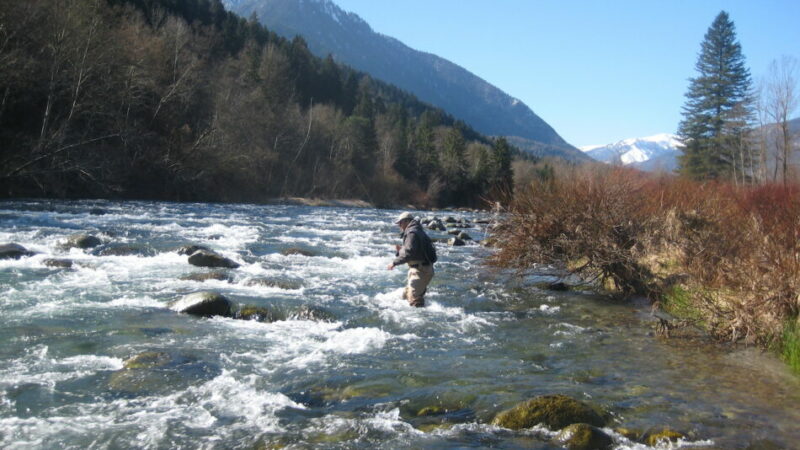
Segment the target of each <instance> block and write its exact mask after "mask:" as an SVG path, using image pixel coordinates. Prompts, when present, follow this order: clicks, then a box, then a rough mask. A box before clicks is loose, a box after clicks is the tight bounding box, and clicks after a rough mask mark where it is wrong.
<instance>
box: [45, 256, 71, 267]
mask: <svg viewBox="0 0 800 450" xmlns="http://www.w3.org/2000/svg"><path fill="white" fill-rule="evenodd" d="M42 264H44V265H45V266H47V267H53V268H56V269H70V268H72V260H69V259H53V258H48V259H45V260H44V261H42Z"/></svg>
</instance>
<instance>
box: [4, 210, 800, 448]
mask: <svg viewBox="0 0 800 450" xmlns="http://www.w3.org/2000/svg"><path fill="white" fill-rule="evenodd" d="M93 208H94V209H100V210H101V211H97V210H95V211H93V212H95V213H102V214H91V213H90V212H91V210H92V209H93ZM397 213H398V211H387V210H369V209H344V208H309V207H296V206H253V205H219V204H216V205H212V204H173V203H149V202H88V201H86V202H49V201H16V202H5V203H0V244H3V243H9V242H16V243H19V244H22V245H24V246H25V247H27V248H28V249H30V250H33V251H35V252H37V253H38V254H37V255H35V256H32V257H29V258H23V259H20V260H2V261H0V299H1V300H0V324H2V327H0V342H2V343H3V345H2V346H0V447H2V448H76V449H77V448H258V447H264V446H266V447H271V446H275V447H280V446H289V447H299V448H311V447H342V448H402V447H416V448H419V447H426V448H431V447H433V448H436V447H441V448H447V447H486V446H494V447H501V448H522V447H525V448H531V447H533V448H552V447H554V445H553V444H551V443H549V442H548V438H549V437H551V436H552V433H550V432H548V430H546V429H543V428H534V429H531V430H525V431H522V432H512V431H510V430H505V429H502V428H497V427H493V426H491V425H490V424H489V422H490V421H491V418H492V417H493V416H494V414H495V413H496V412H498V411H500V410H502V409H505V408H508V407H510V406H512V405H514V404H516V403H517V402H520V401H522V400H525V399H528V398H530V397H533V396H536V395H542V394H552V393H564V394H568V395H571V396H573V397H575V398H578V399H581V400H584V401H586V402H589V403H592V404H594V405H596V406H599V407H602V408H604V409H606V410H607V411H609V412H610V415H611V418H612V422H611V426H610V427H609V428H608V429H607V431H609V432H611V428H613V427H616V426H624V427H628V428H635V429H640V430H645V429H647V428H648V427H651V426H670V427H672V428H673V429H677V430H680V431H682V432H684V433H686V434H687V436H688V438H687V440H686V441H681V442H680V443H679V444H677V445H679V446H684V447H686V446H693V447H713V448H745V447H747V446H748V445H750V444H753V443H754V444H756V445H768V444H776V445H778V446H780V447H787V448H793V447H797V446H798V444H797V443H798V442H800V426H799V425H798V423H800V412H798V411H800V409H798V408H797V404H798V400H800V389H798V388H800V383H798V382H797V380H796V379H795V378H793V377H792V376H791V375H789V374H787V373H786V370H785V369H784V368H783V366H782V365H781V364H780V363H778V362H776V361H774V360H773V359H771V358H769V357H767V356H764V355H760V354H759V353H758V352H756V351H742V350H725V349H720V348H718V347H713V346H707V345H702V344H701V343H699V342H696V341H682V340H679V339H677V340H676V339H673V340H663V339H659V338H656V337H653V333H652V331H653V323H652V321H651V318H650V316H649V310H648V308H647V306H646V305H643V304H637V303H630V302H628V303H618V302H616V303H615V302H612V301H609V300H608V299H606V298H603V297H601V296H598V295H595V294H591V293H586V292H583V293H576V292H548V291H544V290H541V289H538V288H536V287H535V286H534V285H533V284H534V283H535V282H537V281H547V280H552V278H549V277H548V275H545V274H541V275H539V276H529V277H527V278H526V279H525V280H522V281H514V282H512V281H511V279H510V278H509V277H508V276H507V275H505V274H492V273H490V272H489V271H488V270H487V269H486V268H485V267H484V266H483V265H482V259H483V258H484V257H485V256H486V255H487V252H488V251H489V250H486V249H484V248H482V247H480V246H478V245H477V244H474V243H470V244H468V245H467V246H465V247H448V246H446V245H444V244H442V243H439V244H438V247H437V248H438V251H439V255H440V262H439V263H438V264H437V265H436V277H435V278H434V281H433V283H432V285H431V287H430V289H429V291H430V292H429V295H428V302H429V306H428V307H427V308H424V309H414V308H411V307H409V306H408V305H407V304H406V303H405V302H404V301H402V300H400V295H401V287H402V285H403V282H404V277H405V271H404V270H400V269H399V268H398V269H396V270H394V271H388V270H386V266H387V264H388V263H389V262H390V260H391V257H392V256H393V250H392V247H393V245H394V244H395V243H398V242H399V239H398V230H397V229H396V227H395V226H394V225H392V218H393V217H395V216H396V215H397ZM419 214H420V215H423V216H427V215H433V213H425V212H419ZM438 214H439V216H440V217H443V216H444V215H448V214H447V213H438ZM452 215H454V216H456V217H466V218H467V219H470V220H473V221H474V220H475V219H477V218H479V217H481V216H478V215H474V214H462V213H457V214H452ZM466 231H467V232H468V233H470V234H471V235H472V236H473V237H475V238H477V239H481V238H483V237H484V236H485V234H484V232H483V230H482V229H476V228H472V229H467V230H466ZM79 232H80V233H90V234H93V235H96V236H98V237H100V238H101V239H102V240H103V241H104V247H103V248H105V247H108V246H120V245H127V246H128V247H130V248H133V249H134V250H133V253H134V254H131V255H126V256H96V254H98V252H99V250H98V249H96V250H94V251H92V250H79V249H72V250H68V251H67V250H61V249H60V244H61V243H63V242H64V241H65V240H66V238H67V237H68V236H69V235H71V234H74V233H79ZM431 234H432V236H434V237H439V238H443V237H445V236H446V235H445V234H444V233H435V232H433V233H431ZM186 244H202V245H206V246H208V247H210V248H212V249H214V250H216V251H217V252H219V253H221V254H223V255H225V256H227V257H229V258H231V259H233V260H235V261H237V262H239V263H240V264H241V267H240V268H238V269H235V270H231V271H230V275H231V277H232V282H227V281H217V280H211V281H205V282H197V281H182V280H180V278H181V277H183V276H186V275H189V274H192V273H197V272H203V271H208V269H201V268H196V267H193V266H190V265H189V264H188V263H187V257H186V256H181V255H179V254H178V253H177V252H176V251H175V249H176V248H177V247H179V246H181V245H186ZM290 247H298V248H302V249H306V250H310V251H312V252H313V254H314V255H315V256H303V255H297V254H296V255H289V256H284V255H283V254H282V253H281V252H282V251H283V250H285V249H287V248H290ZM47 258H62V259H63V258H66V259H70V260H72V261H73V262H74V265H73V268H71V269H55V268H49V267H46V266H45V265H44V263H43V261H44V260H45V259H47ZM261 278H267V279H271V280H281V281H285V282H286V283H288V285H285V286H283V287H284V288H280V287H269V286H263V285H259V284H255V285H253V284H252V283H250V281H251V280H253V279H261ZM201 290H211V291H215V292H218V293H221V294H223V295H225V296H227V297H228V298H230V299H231V300H233V301H234V302H235V303H237V304H239V305H258V306H264V307H268V308H270V309H272V310H273V311H276V315H277V319H278V320H276V321H274V322H270V323H264V322H257V321H245V320H235V319H228V318H212V319H200V318H194V317H190V316H186V315H181V314H177V313H175V312H173V311H171V310H169V309H168V308H167V307H166V304H167V303H168V302H169V301H171V300H175V299H177V298H180V297H181V296H182V295H184V294H186V293H191V292H195V291H201ZM307 306H313V307H315V308H318V309H321V310H323V311H325V312H327V313H328V314H329V316H330V318H331V319H332V320H329V321H322V320H301V319H292V317H293V316H292V314H293V312H296V311H300V310H302V309H303V308H304V307H307ZM142 352H165V353H167V354H169V355H170V358H172V359H171V361H170V363H169V365H168V366H167V367H166V368H161V369H158V370H155V371H153V372H152V373H150V374H148V375H146V376H145V377H144V378H141V377H140V378H130V379H128V378H125V376H126V371H125V370H123V361H124V360H125V359H127V358H129V357H131V356H134V355H137V354H139V353H142ZM430 406H438V407H440V408H441V409H440V410H438V411H440V412H441V411H446V412H444V413H438V414H433V415H422V416H420V415H419V412H420V411H421V410H422V409H423V408H425V407H430ZM612 436H613V437H614V439H615V445H616V446H617V447H618V448H644V446H642V445H641V444H634V443H632V442H630V441H628V440H626V439H625V438H624V437H622V436H621V435H619V434H615V433H612Z"/></svg>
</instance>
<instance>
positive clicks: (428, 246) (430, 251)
mask: <svg viewBox="0 0 800 450" xmlns="http://www.w3.org/2000/svg"><path fill="white" fill-rule="evenodd" d="M394 223H396V224H397V225H398V226H399V227H400V229H401V230H402V231H403V234H402V237H403V245H402V246H400V245H395V246H394V247H395V250H396V252H395V256H396V258H395V260H394V261H392V263H391V264H389V267H388V269H389V270H392V269H394V268H395V266H399V265H400V264H408V281H407V282H406V288H405V289H404V290H403V298H405V299H406V300H408V304H409V305H411V306H416V307H417V308H420V307H423V306H425V291H426V290H427V289H428V284H429V283H430V282H431V279H433V263H435V262H436V249H435V248H434V247H433V243H432V242H431V238H429V237H428V235H427V234H425V230H423V229H422V225H420V223H419V222H418V221H417V220H416V219H414V216H413V215H411V213H409V212H404V213H403V214H400V216H399V217H398V218H397V220H396V221H395V222H394Z"/></svg>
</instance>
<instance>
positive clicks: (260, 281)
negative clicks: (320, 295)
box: [244, 277, 303, 290]
mask: <svg viewBox="0 0 800 450" xmlns="http://www.w3.org/2000/svg"><path fill="white" fill-rule="evenodd" d="M244 284H245V286H262V287H274V288H278V289H285V290H297V289H300V288H302V287H303V285H302V283H300V282H297V281H292V280H280V279H275V278H263V277H258V278H251V279H249V280H247V281H246V282H245V283H244Z"/></svg>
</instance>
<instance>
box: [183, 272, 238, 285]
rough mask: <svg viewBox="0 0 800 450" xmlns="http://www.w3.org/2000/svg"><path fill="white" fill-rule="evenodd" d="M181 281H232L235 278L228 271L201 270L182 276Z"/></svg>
mask: <svg viewBox="0 0 800 450" xmlns="http://www.w3.org/2000/svg"><path fill="white" fill-rule="evenodd" d="M180 280H181V281H197V282H199V283H202V282H203V281H208V280H217V281H227V282H229V283H230V282H231V281H232V280H233V278H232V277H231V275H230V274H229V273H227V272H219V271H215V272H200V273H191V274H189V275H185V276H182V277H181V278H180Z"/></svg>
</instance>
